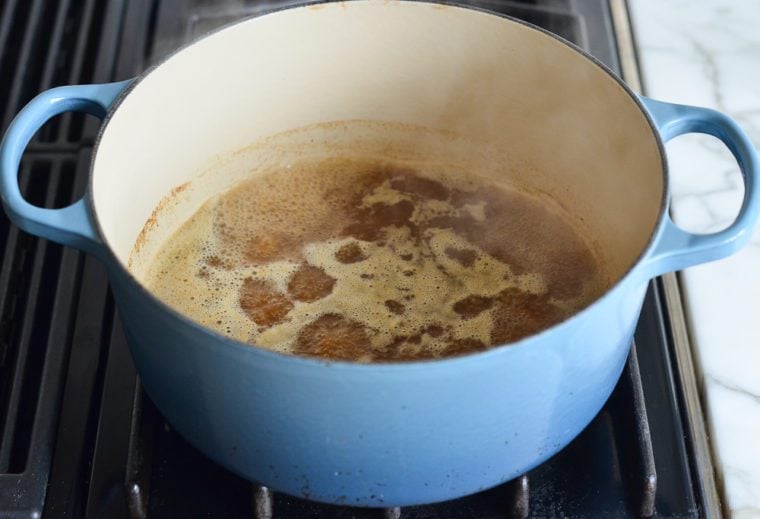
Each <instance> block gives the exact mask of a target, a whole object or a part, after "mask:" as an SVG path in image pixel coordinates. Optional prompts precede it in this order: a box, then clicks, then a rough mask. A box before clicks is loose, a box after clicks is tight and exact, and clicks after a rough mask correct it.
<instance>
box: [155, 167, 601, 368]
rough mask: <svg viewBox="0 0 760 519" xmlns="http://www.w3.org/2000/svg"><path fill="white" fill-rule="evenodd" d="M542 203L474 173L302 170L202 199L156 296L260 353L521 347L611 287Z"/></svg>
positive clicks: (389, 354)
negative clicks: (525, 340)
mask: <svg viewBox="0 0 760 519" xmlns="http://www.w3.org/2000/svg"><path fill="white" fill-rule="evenodd" d="M568 220H569V218H568V216H567V215H566V214H565V213H563V211H562V210H561V209H560V208H559V206H558V205H557V204H556V203H554V202H553V201H552V200H551V199H549V198H547V197H546V195H534V194H527V193H525V192H521V191H519V190H517V189H515V188H513V187H511V186H509V185H503V184H496V183H494V182H492V181H489V180H486V179H484V178H481V177H478V176H477V175H474V174H471V173H469V172H466V171H447V170H445V169H444V168H442V167H441V166H435V167H424V166H422V165H420V164H417V165H415V164H411V163H410V164H404V163H400V162H394V163H390V162H383V161H378V160H377V159H355V158H354V159H348V158H330V159H319V160H317V159H308V160H302V161H301V162H298V163H295V164H291V165H290V166H289V167H283V168H280V169H275V170H271V171H267V172H260V173H257V174H255V175H252V176H251V177H250V178H249V179H247V180H245V181H243V182H242V183H240V184H239V185H237V186H236V187H234V188H233V189H231V190H230V191H228V192H226V193H223V194H222V195H220V196H217V197H215V198H213V199H211V200H210V201H208V202H207V203H206V204H205V205H204V206H203V207H202V208H201V209H200V210H199V211H198V213H196V214H195V216H193V218H192V219H191V220H190V221H188V222H187V223H186V224H185V225H184V226H183V227H182V228H181V229H180V230H179V231H177V233H175V235H174V236H172V237H171V238H170V239H169V240H168V241H167V243H165V244H164V246H163V248H162V249H161V250H160V251H159V253H158V255H157V257H156V259H155V261H154V262H153V263H152V264H151V267H150V269H149V272H148V285H149V286H150V288H151V289H152V290H153V291H154V292H155V293H156V294H157V295H158V296H159V297H160V298H162V299H163V300H164V301H166V302H167V303H168V304H170V305H172V306H174V307H175V308H178V309H179V310H180V311H182V312H184V313H186V314H187V315H189V316H190V317H192V318H194V319H196V320H197V321H200V322H201V323H203V324H205V325H207V326H210V327H212V328H215V329H217V330H218V331H220V332H222V333H226V334H229V335H231V336H234V337H236V338H238V339H241V340H245V341H248V342H250V343H252V344H257V345H260V346H264V347H267V348H270V349H273V350H276V351H281V352H285V353H291V354H299V355H308V356H317V357H324V358H329V359H341V360H355V361H363V362H372V361H379V362H382V361H406V360H416V359H429V358H441V357H448V356H453V355H462V354H466V353H470V352H474V351H480V350H484V349H487V348H489V347H491V346H494V345H499V344H503V343H508V342H513V341H516V340H518V339H521V338H523V337H526V336H528V335H531V334H534V333H536V332H538V331H540V330H542V329H545V328H547V327H549V326H551V325H553V324H556V323H558V322H560V321H562V320H563V319H565V318H567V317H568V316H569V315H571V314H572V313H574V312H576V311H578V310H579V309H581V308H583V307H585V306H586V305H587V304H588V303H589V302H590V301H592V300H593V299H595V298H596V297H598V296H599V295H600V294H601V293H602V292H603V291H604V290H605V288H606V287H607V285H608V279H607V277H606V275H605V274H604V272H603V270H602V269H601V268H600V266H599V262H598V261H597V259H596V256H595V255H594V253H593V252H592V250H591V248H590V247H589V245H588V244H587V242H586V241H585V240H584V239H583V238H582V236H581V234H580V233H579V232H577V231H576V230H575V229H574V228H573V226H571V225H570V224H569V223H567V222H568Z"/></svg>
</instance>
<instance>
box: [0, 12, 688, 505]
mask: <svg viewBox="0 0 760 519" xmlns="http://www.w3.org/2000/svg"><path fill="white" fill-rule="evenodd" d="M283 3H284V2H282V1H279V2H261V1H248V0H228V1H223V0H60V1H56V0H0V99H2V103H0V122H2V128H1V130H2V131H4V130H5V127H6V126H7V125H8V123H9V122H10V120H11V118H12V117H13V115H14V114H15V113H17V111H18V110H19V109H20V107H21V106H22V105H23V104H24V103H25V102H27V101H28V100H29V99H31V97H32V96H33V95H35V94H36V93H37V92H39V91H42V90H44V89H46V88H49V87H52V86H56V85H59V84H72V83H88V82H105V81H114V80H120V79H126V78H128V77H131V76H134V75H136V74H138V73H140V72H141V71H142V70H144V68H145V67H147V66H148V65H149V64H152V63H155V62H157V61H159V60H160V59H161V58H162V57H163V56H165V55H166V54H167V53H169V52H170V51H172V50H174V49H175V48H177V47H178V46H180V45H182V44H184V43H185V42H186V41H188V40H190V39H193V38H195V37H197V36H199V35H200V34H202V33H203V32H205V31H207V30H210V29H212V28H214V27H216V26H218V25H220V24H223V23H226V22H229V21H231V20H233V19H235V18H239V17H241V16H246V15H251V14H256V13H260V12H262V11H263V10H267V9H271V8H273V7H276V6H281V5H283ZM473 5H477V6H479V7H483V8H487V9H492V10H496V11H499V12H503V13H505V14H508V15H512V16H515V17H518V18H521V19H524V20H526V21H529V22H532V23H535V24H537V25H540V26H543V27H545V28H547V29H549V30H552V31H553V32H556V33H558V34H560V35H561V36H563V37H565V38H567V39H569V40H571V41H574V42H576V43H577V44H579V45H581V46H584V47H586V48H588V49H589V50H590V52H592V53H593V54H594V55H596V56H597V57H599V58H600V59H602V60H603V61H604V62H606V63H607V64H608V65H609V66H610V67H611V68H613V69H616V68H617V65H618V62H617V57H616V54H615V43H614V39H613V37H612V36H613V35H612V31H611V24H610V17H609V12H608V6H607V3H606V0H583V1H581V0H528V1H514V0H502V1H499V0H477V1H476V2H473ZM97 129H98V122H97V121H96V120H95V119H94V118H90V117H89V116H88V117H85V116H82V115H72V114H67V115H63V116H61V117H57V118H55V119H54V120H52V121H51V122H50V123H48V124H47V125H46V126H45V127H44V128H43V129H42V130H41V131H40V132H39V133H38V135H37V136H36V137H35V139H34V141H33V142H32V143H31V144H30V146H29V148H28V150H27V153H26V154H25V155H24V160H23V164H22V168H21V173H20V182H21V186H22V192H23V193H24V195H25V197H27V198H28V199H29V200H31V201H33V202H34V203H36V204H39V205H43V206H46V207H59V206H63V205H66V204H67V203H69V202H71V201H73V200H75V199H76V198H78V197H79V196H80V195H81V193H83V192H84V189H85V184H86V177H87V168H88V166H89V161H90V156H91V152H92V145H93V142H94V138H95V136H96V134H97ZM0 252H2V256H1V258H2V259H1V260H0V261H2V263H1V264H0V517H3V518H4V517H38V516H39V515H40V514H41V513H44V515H45V516H46V517H109V518H110V517H114V518H119V517H124V518H133V517H136V518H142V517H198V516H207V517H262V518H264V517H337V518H340V517H388V518H391V517H393V518H396V517H404V518H433V517H436V518H439V517H440V518H446V517H448V518H457V517H528V516H530V517H556V516H566V517H589V516H593V517H605V516H606V517H623V516H648V515H651V513H652V512H654V514H655V515H657V516H663V517H670V516H674V515H676V516H696V515H698V514H699V505H698V503H700V499H701V498H700V496H699V495H697V491H698V490H696V489H695V488H694V487H693V485H692V484H691V479H690V478H691V472H690V471H691V470H693V469H692V468H691V466H690V462H689V459H688V457H687V452H688V450H687V449H688V448H689V446H688V445H687V442H688V437H685V436H684V430H683V428H682V425H681V424H682V422H681V416H680V412H681V411H680V409H681V404H680V401H679V399H680V398H681V397H680V394H679V391H678V389H677V387H678V381H677V380H675V379H674V372H673V368H672V363H671V360H670V355H671V353H670V345H669V342H668V341H669V339H668V335H667V333H668V331H667V330H666V329H665V327H664V324H663V319H662V310H661V309H660V306H659V305H660V303H659V288H658V286H657V284H653V285H652V287H651V289H650V292H649V294H648V296H647V301H646V303H645V306H644V311H643V314H642V319H641V323H640V326H639V329H638V331H637V343H638V344H639V349H638V358H637V356H636V355H635V354H634V355H632V356H631V357H630V359H629V364H628V366H627V368H626V371H625V373H624V376H623V377H622V379H621V381H620V383H619V384H618V388H617V389H616V390H615V393H614V394H613V396H612V398H611V399H610V401H609V403H608V404H607V405H606V406H605V408H604V409H603V411H602V412H601V413H600V414H599V416H598V417H597V418H596V419H595V420H594V421H593V422H592V424H591V425H589V427H588V428H587V429H586V431H584V433H583V434H581V436H579V437H578V438H577V439H576V440H575V441H574V442H573V443H572V444H571V445H570V446H568V447H567V448H566V449H564V450H563V451H562V452H560V453H559V454H558V455H557V456H555V457H554V458H552V459H551V460H549V461H548V462H547V463H545V464H543V465H541V466H540V467H538V468H536V469H534V470H533V471H531V472H530V473H529V474H528V475H526V476H523V477H522V478H518V479H516V480H515V481H513V482H510V483H508V484H506V485H503V486H501V487H498V488H495V489H492V490H489V491H486V492H483V493H480V494H477V495H474V496H469V497H465V498H462V499H459V500H456V501H452V502H448V503H443V504H439V505H433V506H425V507H410V508H404V509H386V510H360V509H355V508H347V507H332V506H326V505H319V504H314V503H310V502H307V501H304V500H302V499H297V498H292V497H289V496H285V495H282V494H279V493H271V492H269V491H268V490H267V489H263V488H261V487H258V488H256V487H253V486H252V485H250V483H248V482H246V481H244V480H242V479H240V478H238V477H236V476H234V475H232V474H230V473H229V472H227V471H225V470H224V469H222V468H221V467H219V466H217V465H215V464H214V463H212V462H211V461H209V460H208V459H207V458H205V457H204V456H203V455H201V454H200V453H198V452H197V451H196V450H194V449H193V448H192V447H190V446H189V445H188V444H187V443H186V442H185V441H184V440H183V439H182V438H181V437H179V436H178V435H177V434H176V433H175V432H174V431H173V430H172V429H171V428H170V427H169V426H168V425H167V424H166V423H165V421H164V420H163V418H162V417H161V416H160V414H159V413H158V412H157V411H156V409H155V408H154V407H153V405H152V404H151V402H150V400H149V399H147V398H146V397H145V396H144V395H143V393H142V391H141V389H140V386H139V381H138V380H137V377H136V373H135V370H134V366H133V364H132V360H131V358H130V356H129V352H128V348H127V345H126V342H125V339H124V336H123V333H122V330H121V325H120V323H119V320H118V317H117V316H116V315H115V312H114V304H113V301H112V299H111V295H110V293H109V289H108V284H107V278H106V274H105V271H104V269H103V268H102V266H101V265H100V264H99V263H98V262H97V261H95V260H93V259H92V258H89V257H86V256H85V255H83V254H81V253H78V252H76V251H73V250H71V249H68V248H62V247H60V246H58V245H55V244H50V243H47V242H46V241H44V240H39V239H36V238H33V237H31V236H29V235H27V234H25V233H23V232H20V231H18V229H17V228H16V227H15V226H13V225H10V224H9V222H8V221H7V219H6V218H5V217H4V215H0ZM638 363H640V365H641V370H639V368H638V365H637V364H638ZM647 413H648V414H649V416H650V418H651V421H649V423H647ZM650 434H651V436H650ZM658 476H659V479H658V478H657V477H658Z"/></svg>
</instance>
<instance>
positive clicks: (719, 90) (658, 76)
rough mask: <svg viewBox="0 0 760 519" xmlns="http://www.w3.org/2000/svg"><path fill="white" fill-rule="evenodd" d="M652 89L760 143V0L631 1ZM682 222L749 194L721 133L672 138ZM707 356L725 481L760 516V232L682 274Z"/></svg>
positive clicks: (729, 210) (692, 225)
mask: <svg viewBox="0 0 760 519" xmlns="http://www.w3.org/2000/svg"><path fill="white" fill-rule="evenodd" d="M629 5H630V8H631V14H632V23H633V29H634V33H635V36H636V39H637V43H638V50H639V59H640V65H641V68H642V72H643V75H644V89H645V92H646V93H647V95H649V96H650V97H653V98H655V99H662V100H664V101H672V102H678V103H684V104H693V105H699V106H707V107H710V108H715V109H717V110H720V111H722V112H725V113H727V114H729V115H730V116H732V117H734V118H735V119H736V120H737V122H739V124H740V125H741V126H742V127H743V128H744V129H745V130H746V131H747V132H748V133H749V135H750V137H751V138H752V140H753V142H754V143H755V145H757V146H760V3H758V2H756V1H749V0H737V1H734V0H710V1H709V2H708V1H704V2H702V1H700V2H694V1H688V0H664V1H663V0H630V2H629ZM667 152H668V161H669V163H670V168H671V174H672V178H673V198H672V211H673V215H674V218H675V220H676V222H677V223H678V224H679V225H681V226H682V227H684V228H686V229H688V230H691V231H696V232H714V231H716V230H719V229H721V228H725V227H726V226H727V225H729V224H730V223H731V221H732V220H733V219H734V217H735V215H736V213H737V212H738V209H739V205H740V202H741V197H742V193H743V188H742V180H741V176H740V174H739V170H738V167H737V165H736V162H735V161H734V159H733V158H732V157H731V155H730V154H729V153H728V151H727V150H726V149H725V147H724V146H723V145H722V144H721V143H720V142H719V141H718V140H717V139H713V138H711V137H705V136H693V135H691V136H688V137H686V138H684V137H680V138H677V139H675V140H674V141H672V142H671V143H670V144H668V145H667ZM681 286H682V290H683V295H684V298H685V306H686V311H687V319H688V321H689V327H690V333H691V340H692V345H693V347H694V349H695V358H696V362H697V364H698V365H699V367H700V373H699V377H700V381H701V384H702V388H703V391H704V397H705V398H704V405H705V412H706V414H707V417H708V431H709V434H710V439H711V443H712V447H713V452H714V455H715V458H716V460H715V461H716V462H717V463H716V464H717V470H718V476H719V488H720V490H721V493H722V500H723V503H724V506H725V509H726V510H730V512H731V514H732V516H733V517H740V518H745V517H746V518H748V517H760V297H759V296H760V231H758V230H756V231H755V232H754V234H753V237H752V240H751V243H750V245H749V246H747V247H746V248H745V249H743V250H742V251H741V252H739V253H738V254H736V255H735V256H733V257H731V258H728V259H725V260H721V261H717V262H714V263H710V264H707V265H702V266H699V267H694V268H691V269H688V270H687V271H684V272H683V273H682V274H681Z"/></svg>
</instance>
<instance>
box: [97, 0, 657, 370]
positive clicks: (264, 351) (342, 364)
mask: <svg viewBox="0 0 760 519" xmlns="http://www.w3.org/2000/svg"><path fill="white" fill-rule="evenodd" d="M349 1H350V2H351V3H353V2H356V3H369V2H371V1H372V0H349ZM328 3H335V2H334V1H333V0H316V1H310V2H306V3H302V4H296V5H288V6H282V7H276V8H272V9H268V10H265V11H264V12H262V13H258V14H254V15H251V16H248V17H245V18H242V19H239V20H235V21H232V22H230V23H227V24H224V25H222V26H221V27H218V28H216V29H214V30H212V31H210V32H208V33H206V34H204V35H203V36H202V37H200V38H198V39H197V40H194V41H192V42H189V43H186V44H184V45H182V46H180V47H179V48H177V49H175V50H174V51H173V52H171V53H170V54H168V55H167V56H165V57H164V58H162V59H161V60H160V61H158V62H156V63H155V64H153V65H151V66H150V67H148V68H147V69H146V70H144V71H143V72H142V73H140V74H139V75H138V76H136V77H135V78H134V80H133V81H132V82H131V83H130V84H129V85H128V86H127V87H126V88H125V89H124V90H123V91H122V92H121V93H120V94H119V96H118V97H117V98H116V100H115V101H114V103H113V104H112V105H111V106H110V108H109V110H108V113H107V114H106V116H105V117H104V119H103V122H102V124H101V126H100V130H99V131H98V135H97V137H96V139H95V143H94V145H93V148H92V158H91V159H90V166H89V169H88V177H87V194H86V196H85V199H86V203H87V209H88V210H89V212H90V215H91V217H92V222H93V225H94V227H95V230H96V231H97V234H98V236H99V238H100V245H101V248H102V249H103V250H105V251H107V255H106V256H107V257H104V261H107V262H108V263H109V264H110V265H114V264H115V265H116V266H117V268H118V269H119V271H120V274H122V275H123V276H124V278H125V279H126V280H127V281H128V283H130V284H131V285H133V286H135V288H136V289H137V290H138V291H139V292H140V294H141V295H142V296H144V297H147V298H148V299H149V300H150V301H151V302H153V303H154V304H156V305H158V306H159V307H161V308H162V309H163V310H164V311H166V312H168V313H169V314H170V315H171V316H172V317H174V318H176V319H179V320H180V321H181V322H183V323H184V324H186V325H190V326H191V327H193V328H195V329H196V330H197V331H198V332H199V333H204V334H206V335H207V336H210V338H211V339H214V340H215V341H220V342H223V343H225V344H224V346H221V347H220V346H219V345H216V344H214V345H213V346H210V347H212V348H214V349H216V350H221V351H225V352H228V353H229V352H230V351H231V350H228V348H234V349H235V351H240V352H241V354H243V355H263V356H264V357H265V358H269V359H271V360H272V361H280V362H282V361H284V362H295V363H298V364H302V365H304V366H314V367H325V366H329V367H332V368H343V369H352V370H353V369H362V370H365V371H384V372H390V371H406V370H417V369H419V368H432V367H434V366H435V367H439V366H444V365H445V366H448V365H450V364H453V363H457V364H466V363H469V362H480V360H481V359H484V358H486V357H491V356H495V355H502V354H510V353H507V352H509V351H513V350H522V349H524V348H526V347H528V348H535V347H538V346H539V345H538V344H533V343H534V342H540V340H541V339H542V338H544V337H546V336H547V335H548V334H550V333H556V332H558V331H559V330H561V329H562V328H565V327H567V326H568V325H569V323H571V322H572V321H575V320H576V319H578V318H580V317H581V316H583V315H585V314H588V313H590V312H592V311H593V310H595V309H596V308H597V307H598V306H600V305H602V304H604V303H605V301H606V300H607V299H609V298H610V297H611V294H612V293H613V292H615V291H616V290H618V289H619V288H620V287H621V286H622V285H623V284H624V283H625V282H626V281H628V280H630V279H631V278H632V277H633V275H634V273H635V271H636V270H637V269H639V268H640V267H641V266H642V263H643V262H644V260H645V259H646V258H647V256H649V254H650V252H651V251H652V249H653V247H654V244H655V241H656V239H657V236H658V233H659V231H660V229H661V227H662V223H663V220H664V218H665V213H666V210H667V206H668V204H667V202H668V197H669V194H670V173H669V170H668V164H667V159H666V156H665V146H664V144H663V140H662V136H661V135H660V132H659V130H658V128H657V125H656V124H655V123H654V120H653V119H652V116H651V115H650V114H649V112H648V111H647V110H646V108H645V107H644V104H643V103H642V101H641V99H640V98H639V96H638V95H637V94H636V93H635V92H634V91H633V90H632V89H631V87H629V86H628V85H627V84H626V83H625V82H624V81H623V79H622V78H621V77H619V76H617V75H616V74H615V73H614V72H613V71H612V70H611V69H610V68H609V67H608V66H607V65H605V64H604V63H602V62H601V61H600V60H599V59H597V58H596V57H594V56H592V55H591V54H589V53H588V52H587V51H585V50H584V49H582V48H580V47H579V46H578V45H576V44H575V43H573V42H571V41H568V40H566V39H564V38H562V37H561V36H559V35H557V34H554V33H552V32H550V31H548V30H546V29H544V28H542V27H539V26H537V25H534V24H531V23H528V22H526V21H523V20H520V19H518V18H515V17H513V16H509V15H506V14H502V13H498V12H494V11H489V10H487V9H484V8H481V7H476V6H470V5H462V4H458V3H457V2H455V1H450V0H394V2H392V3H396V4H407V3H408V4H411V3H416V4H428V5H431V6H433V5H438V6H440V5H443V6H447V7H451V8H455V9H467V10H471V11H476V12H479V13H481V14H484V15H488V16H495V17H498V18H501V19H503V20H505V21H506V22H512V23H517V24H519V25H522V26H524V27H526V28H528V29H531V30H534V31H537V32H539V33H541V34H542V35H544V36H549V37H551V38H552V39H553V40H555V41H556V42H558V43H560V44H562V45H565V46H566V47H569V48H570V49H571V50H573V51H575V52H576V53H578V54H580V55H581V56H582V57H584V58H585V59H586V60H588V61H590V62H591V64H593V65H595V66H596V67H598V68H599V69H601V70H602V71H603V72H605V73H606V74H607V76H609V77H610V78H611V79H612V80H613V81H614V82H615V83H616V84H617V86H618V87H619V88H620V89H621V90H622V91H623V92H624V93H625V94H626V95H627V96H628V98H630V100H632V101H633V103H634V104H635V105H636V107H637V108H638V109H639V111H640V112H641V113H642V115H643V116H644V119H645V120H646V122H647V124H648V125H649V129H650V130H651V132H652V134H653V136H654V140H655V143H656V145H657V150H658V152H659V155H660V163H661V167H662V181H663V183H662V193H661V197H660V208H659V211H658V215H657V220H656V221H655V224H654V226H653V228H652V231H651V233H650V235H649V239H648V240H647V243H646V245H645V246H644V247H643V248H642V250H641V252H640V254H639V255H638V256H637V257H636V258H635V261H634V262H633V263H632V264H631V266H630V267H629V268H628V269H627V270H626V271H625V273H624V274H623V275H621V276H619V277H618V278H617V279H616V280H615V281H614V282H613V283H612V284H611V285H610V286H609V287H608V288H607V289H606V290H605V291H604V293H602V295H600V296H599V297H597V298H596V299H594V301H593V302H591V303H590V304H589V305H588V306H586V307H585V308H583V309H581V310H579V311H578V312H575V313H573V314H571V315H570V316H569V317H567V318H566V319H564V320H562V321H560V322H558V323H555V324H553V325H552V326H549V327H548V328H544V329H543V330H541V331H539V332H538V333H534V334H532V335H528V336H527V337H523V338H522V339H519V340H517V341H515V342H508V343H504V344H500V345H498V346H492V347H490V348H488V349H486V350H484V351H479V352H475V353H468V354H465V355H460V356H453V357H443V358H439V359H423V360H413V361H399V362H372V363H364V362H353V361H344V360H331V359H323V358H318V357H308V356H302V355H293V354H287V353H279V352H276V351H274V350H270V349H268V348H264V347H262V346H258V345H256V344H249V343H246V342H243V341H239V340H236V339H233V338H231V337H228V336H226V335H223V334H221V333H219V332H217V331H216V330H214V329H212V328H208V327H206V326H203V325H202V324H200V323H198V322H196V321H194V320H193V319H191V318H190V317H188V316H186V315H184V314H183V313H181V312H179V311H178V310H176V309H174V308H172V307H171V306H170V305H168V304H166V303H165V302H163V301H162V300H161V299H159V298H158V297H157V296H156V295H154V294H153V292H151V291H150V290H149V289H148V288H147V287H146V286H145V285H143V284H142V283H141V282H140V281H139V280H138V279H137V278H136V277H135V276H134V275H133V274H132V272H131V271H130V270H129V268H127V267H126V266H125V265H124V264H123V262H122V261H121V259H119V257H118V256H117V255H116V254H115V253H114V250H113V248H112V247H111V245H110V243H109V241H108V239H107V238H106V234H105V233H104V232H103V229H102V227H101V225H100V220H99V218H98V214H97V211H96V208H95V201H94V196H93V190H92V186H93V178H94V175H95V158H96V157H97V153H98V149H99V147H100V143H101V140H102V138H103V135H104V134H105V132H106V130H107V128H108V125H109V123H110V122H111V119H112V117H113V115H114V114H115V113H116V112H117V111H118V109H119V107H120V106H121V104H122V103H123V101H124V99H126V98H127V97H128V96H129V94H130V93H131V92H132V90H134V89H135V88H136V87H137V85H139V84H140V83H141V82H142V81H143V80H144V79H145V78H146V77H148V76H149V75H150V74H152V73H153V71H155V70H156V69H158V68H159V67H161V66H162V65H164V64H165V63H166V62H168V61H169V60H171V59H172V58H173V57H174V56H175V55H177V54H179V53H181V52H184V51H185V50H187V49H189V48H190V47H192V46H194V45H195V44H197V43H200V42H201V41H203V40H205V39H207V38H210V37H212V36H215V35H216V34H217V33H221V32H223V31H225V30H226V29H229V28H231V27H234V26H237V25H240V24H244V23H248V22H251V21H253V20H255V19H257V18H260V17H262V16H266V15H270V14H275V13H280V12H283V11H289V10H293V9H305V8H308V7H311V6H314V5H321V4H328ZM341 3H345V2H341ZM645 280H646V281H648V280H649V276H646V279H645ZM645 280H642V282H643V281H645ZM204 347H207V343H206V342H205V341H204Z"/></svg>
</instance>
